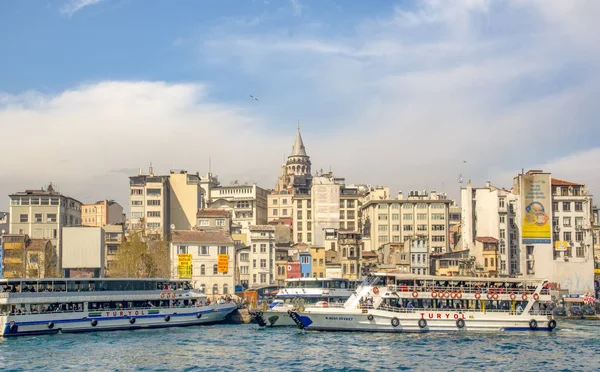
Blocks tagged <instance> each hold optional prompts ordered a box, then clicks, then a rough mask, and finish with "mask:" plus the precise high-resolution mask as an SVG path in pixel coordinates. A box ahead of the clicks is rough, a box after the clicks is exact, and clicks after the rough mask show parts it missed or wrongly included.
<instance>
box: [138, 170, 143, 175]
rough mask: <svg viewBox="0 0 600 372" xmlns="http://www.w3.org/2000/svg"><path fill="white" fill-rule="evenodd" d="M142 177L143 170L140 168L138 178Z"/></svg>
mask: <svg viewBox="0 0 600 372" xmlns="http://www.w3.org/2000/svg"><path fill="white" fill-rule="evenodd" d="M141 175H142V168H140V169H139V170H138V176H141Z"/></svg>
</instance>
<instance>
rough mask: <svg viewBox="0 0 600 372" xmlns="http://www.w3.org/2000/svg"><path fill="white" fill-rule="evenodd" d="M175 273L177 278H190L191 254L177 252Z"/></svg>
mask: <svg viewBox="0 0 600 372" xmlns="http://www.w3.org/2000/svg"><path fill="white" fill-rule="evenodd" d="M177 273H178V275H179V279H192V255H191V254H179V255H178V256H177Z"/></svg>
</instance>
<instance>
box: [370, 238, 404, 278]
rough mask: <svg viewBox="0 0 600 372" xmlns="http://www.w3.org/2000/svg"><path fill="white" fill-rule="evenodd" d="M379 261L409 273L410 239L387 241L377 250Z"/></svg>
mask: <svg viewBox="0 0 600 372" xmlns="http://www.w3.org/2000/svg"><path fill="white" fill-rule="evenodd" d="M377 256H378V262H379V263H380V264H381V265H384V266H386V267H390V268H392V269H394V270H397V271H398V272H401V273H404V274H408V273H411V272H412V271H411V270H410V260H411V254H410V241H406V242H401V243H385V244H382V245H381V246H380V247H379V249H378V250H377Z"/></svg>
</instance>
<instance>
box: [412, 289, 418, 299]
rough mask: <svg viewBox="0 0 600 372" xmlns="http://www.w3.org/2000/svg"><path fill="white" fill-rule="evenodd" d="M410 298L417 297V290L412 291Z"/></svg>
mask: <svg viewBox="0 0 600 372" xmlns="http://www.w3.org/2000/svg"><path fill="white" fill-rule="evenodd" d="M412 296H413V298H417V297H419V292H417V290H416V289H415V290H414V291H412Z"/></svg>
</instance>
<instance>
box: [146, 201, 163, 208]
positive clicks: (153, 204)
mask: <svg viewBox="0 0 600 372" xmlns="http://www.w3.org/2000/svg"><path fill="white" fill-rule="evenodd" d="M147 203H148V205H151V206H155V207H156V206H160V199H159V200H148V202H147Z"/></svg>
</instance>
